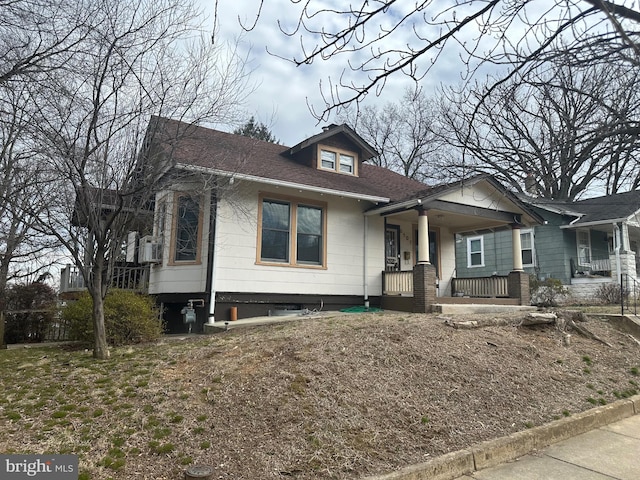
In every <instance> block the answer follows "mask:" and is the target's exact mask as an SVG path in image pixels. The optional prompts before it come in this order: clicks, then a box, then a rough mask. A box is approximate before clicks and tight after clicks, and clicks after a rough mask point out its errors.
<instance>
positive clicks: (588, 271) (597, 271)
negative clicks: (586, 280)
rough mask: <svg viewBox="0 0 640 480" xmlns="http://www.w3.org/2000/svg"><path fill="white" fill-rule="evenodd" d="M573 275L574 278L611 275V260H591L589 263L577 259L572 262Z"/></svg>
mask: <svg viewBox="0 0 640 480" xmlns="http://www.w3.org/2000/svg"><path fill="white" fill-rule="evenodd" d="M570 261H571V273H572V276H573V277H580V276H588V275H600V276H605V277H607V276H610V275H611V259H610V258H609V257H607V258H590V259H589V261H588V262H585V261H584V259H583V260H582V262H583V263H582V264H581V262H580V261H579V260H578V259H577V258H572V259H571V260H570Z"/></svg>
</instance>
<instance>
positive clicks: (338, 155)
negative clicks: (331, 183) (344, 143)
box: [319, 147, 357, 175]
mask: <svg viewBox="0 0 640 480" xmlns="http://www.w3.org/2000/svg"><path fill="white" fill-rule="evenodd" d="M319 157H320V168H321V169H323V170H333V171H334V172H339V173H346V174H348V175H356V174H357V162H356V158H357V157H356V155H355V153H353V152H347V151H341V150H339V149H327V148H324V147H323V148H319Z"/></svg>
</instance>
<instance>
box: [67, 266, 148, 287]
mask: <svg viewBox="0 0 640 480" xmlns="http://www.w3.org/2000/svg"><path fill="white" fill-rule="evenodd" d="M110 286H111V288H118V289H121V290H134V291H136V292H145V291H147V290H148V288H149V267H148V266H131V267H115V268H114V269H113V278H112V279H111V284H110ZM85 288H86V287H85V284H84V278H83V277H82V275H81V274H80V272H79V271H78V269H77V268H76V267H75V266H73V265H67V266H66V267H64V268H63V269H62V271H61V272H60V292H61V293H64V292H77V291H81V290H84V289H85Z"/></svg>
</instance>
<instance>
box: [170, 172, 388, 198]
mask: <svg viewBox="0 0 640 480" xmlns="http://www.w3.org/2000/svg"><path fill="white" fill-rule="evenodd" d="M176 166H177V167H179V168H181V169H184V170H187V171H191V172H197V173H207V174H210V175H218V176H221V177H228V178H235V179H238V180H247V181H250V182H256V183H264V184H267V185H275V186H278V187H288V188H294V189H298V190H306V191H309V192H316V193H324V194H326V195H336V196H340V197H345V198H354V199H357V200H366V201H369V202H373V203H389V201H391V199H390V198H388V197H378V196H375V195H366V194H362V193H355V192H345V191H342V190H333V189H330V188H324V187H314V186H312V185H305V184H302V183H295V182H284V181H282V180H276V179H272V178H266V177H259V176H257V175H247V174H244V173H234V172H228V171H226V170H218V169H216V168H206V167H197V166H195V165H184V164H182V163H179V164H177V165H176Z"/></svg>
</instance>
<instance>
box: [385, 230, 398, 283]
mask: <svg viewBox="0 0 640 480" xmlns="http://www.w3.org/2000/svg"><path fill="white" fill-rule="evenodd" d="M384 254H385V271H387V272H397V271H399V270H400V227H399V226H398V225H387V227H386V229H385V234H384Z"/></svg>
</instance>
